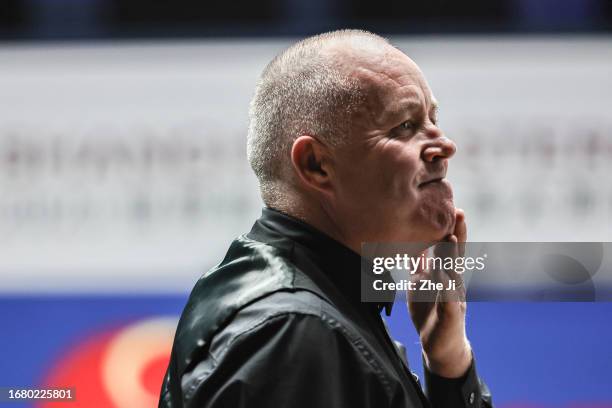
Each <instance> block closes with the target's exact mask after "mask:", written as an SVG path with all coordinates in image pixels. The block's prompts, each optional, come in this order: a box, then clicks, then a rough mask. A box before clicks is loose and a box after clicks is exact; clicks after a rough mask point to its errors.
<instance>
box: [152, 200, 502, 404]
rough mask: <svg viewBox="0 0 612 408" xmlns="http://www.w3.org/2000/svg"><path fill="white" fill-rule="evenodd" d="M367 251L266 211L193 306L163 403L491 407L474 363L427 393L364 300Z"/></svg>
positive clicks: (202, 286)
mask: <svg viewBox="0 0 612 408" xmlns="http://www.w3.org/2000/svg"><path fill="white" fill-rule="evenodd" d="M359 270H360V257H359V255H358V254H356V253H355V252H353V251H351V250H350V249H348V248H346V247H345V246H343V245H342V244H340V243H338V242H337V241H335V240H333V239H331V238H330V237H328V236H326V235H324V234H323V233H321V232H319V231H318V230H316V229H314V228H313V227H311V226H309V225H307V224H305V223H303V222H301V221H299V220H297V219H294V218H292V217H290V216H287V215H285V214H282V213H280V212H278V211H275V210H272V209H268V208H265V209H264V210H263V214H262V217H261V218H260V219H259V220H257V222H255V225H254V226H253V229H252V230H251V232H249V233H248V234H247V235H243V236H241V237H239V238H237V239H236V240H235V241H234V242H233V243H232V245H231V247H230V248H229V250H228V252H227V255H226V256H225V259H223V261H222V262H221V263H220V264H219V265H217V266H216V267H214V268H213V269H212V270H210V271H209V272H207V273H205V274H204V275H203V276H202V277H201V278H200V280H199V281H198V282H197V283H196V285H195V288H194V289H193V291H192V293H191V295H190V297H189V301H188V303H187V305H186V307H185V309H184V311H183V314H182V316H181V319H180V321H179V325H178V328H177V331H176V336H175V339H174V345H173V348H172V355H171V359H170V363H169V366H168V370H167V373H166V376H165V378H164V383H163V385H162V392H161V397H160V401H159V406H160V407H172V408H181V407H189V408H192V407H194V408H195V407H215V408H217V407H232V408H241V407H274V408H281V407H292V408H298V407H309V408H312V407H337V408H343V407H347V408H349V407H350V408H360V407H430V406H433V407H490V406H491V397H490V394H489V392H488V390H487V389H486V386H485V385H484V384H483V383H482V382H480V380H479V379H478V377H477V374H476V369H475V365H474V364H472V367H471V368H470V369H469V371H468V372H467V374H466V375H465V376H464V377H463V378H460V379H444V378H441V377H438V376H436V375H434V374H432V373H429V372H427V371H426V373H425V381H426V383H427V388H428V397H427V396H425V394H424V393H423V391H422V390H421V386H420V384H419V381H418V379H417V378H416V376H414V375H413V374H412V373H411V372H410V371H409V368H408V363H407V361H406V358H405V354H404V350H403V346H401V345H399V343H395V342H394V341H393V340H392V339H391V338H390V336H389V333H388V331H387V328H386V326H385V324H384V321H383V319H382V318H381V316H380V309H381V308H382V306H386V307H387V310H388V311H390V305H389V304H387V305H376V304H372V303H362V302H361V301H360V280H359V278H358V275H359V272H358V271H359Z"/></svg>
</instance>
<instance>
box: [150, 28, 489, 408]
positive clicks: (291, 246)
mask: <svg viewBox="0 0 612 408" xmlns="http://www.w3.org/2000/svg"><path fill="white" fill-rule="evenodd" d="M436 115H437V103H436V101H435V99H434V97H433V95H432V92H431V90H430V89H429V86H428V84H427V82H426V81H425V78H424V77H423V74H422V73H421V71H420V70H419V68H418V66H417V65H416V64H415V63H414V62H413V61H412V60H410V59H409V58H408V57H407V56H406V55H405V54H403V53H402V52H401V51H399V50H398V49H396V48H394V47H393V46H391V45H390V44H389V43H388V42H387V41H386V40H385V39H383V38H381V37H379V36H377V35H374V34H371V33H367V32H363V31H357V30H343V31H336V32H331V33H326V34H322V35H318V36H315V37H311V38H308V39H306V40H303V41H301V42H299V43H297V44H295V45H293V46H292V47H290V48H289V49H287V50H286V51H284V52H283V53H281V54H280V55H278V56H277V57H276V58H274V60H273V61H272V62H270V64H269V65H268V66H267V67H266V68H265V70H264V72H263V74H262V76H261V79H260V81H259V83H258V85H257V88H256V91H255V95H254V97H253V100H252V102H251V109H250V127H249V135H248V156H249V161H250V163H251V166H252V168H253V170H254V171H255V174H256V175H257V177H258V179H259V182H260V188H261V194H262V198H263V201H264V203H265V204H266V208H264V210H263V214H262V216H261V218H260V219H259V220H257V222H256V223H255V225H254V226H253V229H252V230H251V231H250V232H249V233H248V234H246V235H244V236H241V237H239V238H238V239H236V240H235V241H234V242H233V243H232V245H231V247H230V249H229V251H228V253H227V255H226V256H225V259H223V261H222V262H221V263H220V264H219V265H217V266H216V267H215V268H213V269H212V270H211V271H209V272H208V273H206V274H205V275H204V276H203V277H202V278H201V279H200V280H199V281H198V283H197V284H196V286H195V288H194V290H193V292H192V294H191V296H190V299H189V302H188V304H187V306H186V307H185V310H184V312H183V315H182V317H181V320H180V323H179V326H178V329H177V332H176V338H175V342H174V346H173V350H172V356H171V361H170V365H169V367H168V371H167V375H166V377H165V381H164V384H163V387H162V394H161V398H160V404H159V405H160V407H174V408H177V407H351V408H357V407H428V406H433V407H464V406H465V407H468V406H469V407H489V406H491V399H490V395H489V392H488V390H487V389H486V386H485V385H484V384H483V383H481V382H480V380H479V379H478V376H477V374H476V369H475V363H474V360H473V353H472V350H471V348H470V345H469V342H468V340H467V338H466V335H465V303H462V302H441V301H440V299H439V298H438V300H437V301H434V302H428V303H427V302H426V303H411V304H410V308H409V309H410V312H411V316H412V319H413V322H414V323H415V327H416V329H417V331H418V332H419V336H420V339H421V341H422V348H423V360H424V365H425V373H426V374H425V382H426V383H427V384H426V385H427V395H426V394H425V393H424V392H423V391H422V389H421V385H420V383H419V381H418V380H417V379H416V377H415V376H413V375H411V373H410V371H409V368H408V363H407V361H405V356H403V355H402V350H401V347H398V346H397V345H396V343H394V342H393V341H392V340H391V338H390V337H389V334H388V332H387V330H386V327H385V325H384V323H383V320H382V319H381V316H380V310H381V306H382V305H377V304H373V303H364V302H361V299H360V255H359V253H360V250H361V244H362V243H363V242H383V241H385V242H389V241H397V242H439V241H445V242H451V243H452V244H453V245H455V247H456V246H457V243H458V242H464V241H465V239H466V226H465V218H464V215H463V213H462V212H461V211H460V210H457V209H455V207H454V205H453V200H452V191H451V188H450V185H449V184H448V182H447V181H446V180H445V178H444V177H445V175H446V170H447V166H448V159H449V158H450V157H451V156H452V155H453V154H454V153H455V145H454V143H453V142H452V141H451V140H449V139H447V138H446V137H445V136H444V135H443V133H442V132H441V130H440V129H439V128H438V126H437V117H436ZM385 306H387V309H389V305H385ZM407 329H408V328H407Z"/></svg>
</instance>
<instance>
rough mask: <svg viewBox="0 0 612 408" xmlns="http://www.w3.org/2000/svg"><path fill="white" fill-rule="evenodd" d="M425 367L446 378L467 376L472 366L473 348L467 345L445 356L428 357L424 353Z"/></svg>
mask: <svg viewBox="0 0 612 408" xmlns="http://www.w3.org/2000/svg"><path fill="white" fill-rule="evenodd" d="M423 360H424V362H425V367H426V368H427V369H428V370H429V371H430V372H432V373H434V374H436V375H438V376H440V377H445V378H459V377H462V376H463V375H465V373H466V372H467V371H468V369H469V368H470V366H471V365H472V348H471V346H470V343H469V342H468V341H467V340H465V344H463V345H462V346H461V347H459V348H458V349H457V350H456V351H454V350H451V351H448V352H446V353H445V354H444V355H428V354H427V353H425V352H423Z"/></svg>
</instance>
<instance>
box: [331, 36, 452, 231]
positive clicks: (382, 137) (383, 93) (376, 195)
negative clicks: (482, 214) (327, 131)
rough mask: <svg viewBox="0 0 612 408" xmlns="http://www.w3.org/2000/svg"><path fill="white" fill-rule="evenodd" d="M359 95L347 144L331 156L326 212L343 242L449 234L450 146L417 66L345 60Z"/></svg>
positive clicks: (389, 55) (381, 59)
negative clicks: (330, 187) (329, 211)
mask: <svg viewBox="0 0 612 408" xmlns="http://www.w3.org/2000/svg"><path fill="white" fill-rule="evenodd" d="M346 63H347V64H352V66H353V67H355V68H353V73H354V75H355V76H356V78H357V79H359V80H360V82H361V83H362V84H363V86H364V88H365V95H366V100H365V102H364V104H363V105H362V106H361V108H360V109H359V110H358V112H357V113H356V114H355V115H354V117H353V121H352V125H351V129H352V130H351V134H350V135H349V142H348V143H347V144H346V145H344V146H342V147H339V148H337V149H335V150H334V175H335V183H334V184H335V186H334V187H335V189H334V191H335V194H334V200H333V202H332V205H333V206H334V207H335V208H334V209H335V211H334V212H335V213H336V214H337V216H338V220H339V222H340V227H341V228H342V229H343V230H344V231H345V234H346V235H347V236H350V238H351V240H355V241H357V240H358V242H364V241H370V242H374V241H404V242H430V241H437V240H440V239H442V238H443V237H444V236H446V235H447V234H449V233H450V232H452V230H453V228H454V220H455V216H454V213H455V208H454V204H453V193H452V189H451V186H450V184H449V183H448V181H446V179H445V178H444V177H445V176H446V171H447V168H448V159H449V158H450V157H451V156H452V155H453V154H454V153H455V145H454V143H453V142H452V141H451V140H449V139H447V138H446V137H444V135H443V133H442V131H441V130H440V129H439V128H438V126H437V117H436V115H437V106H436V102H435V100H434V98H433V95H432V93H431V90H430V89H429V86H428V85H427V82H426V81H425V78H424V76H423V74H422V73H421V71H420V69H419V68H418V66H417V65H416V64H415V63H414V62H413V61H412V60H410V59H409V58H408V57H407V56H406V55H405V54H403V53H401V52H400V51H398V50H396V49H393V48H390V47H389V49H388V50H387V51H386V52H384V53H377V54H374V53H372V55H370V56H367V57H365V58H364V56H363V55H362V56H359V57H358V58H357V57H355V58H354V59H351V58H350V57H349V58H348V59H347V60H346Z"/></svg>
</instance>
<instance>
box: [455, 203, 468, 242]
mask: <svg viewBox="0 0 612 408" xmlns="http://www.w3.org/2000/svg"><path fill="white" fill-rule="evenodd" d="M453 235H455V236H456V237H457V241H458V242H467V224H466V222H465V212H464V211H463V210H462V209H460V208H457V209H456V210H455V231H454V232H453Z"/></svg>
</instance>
